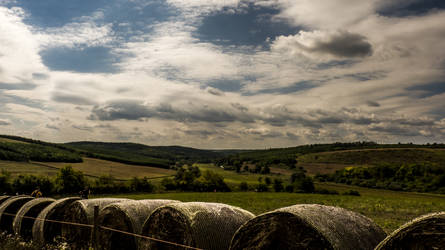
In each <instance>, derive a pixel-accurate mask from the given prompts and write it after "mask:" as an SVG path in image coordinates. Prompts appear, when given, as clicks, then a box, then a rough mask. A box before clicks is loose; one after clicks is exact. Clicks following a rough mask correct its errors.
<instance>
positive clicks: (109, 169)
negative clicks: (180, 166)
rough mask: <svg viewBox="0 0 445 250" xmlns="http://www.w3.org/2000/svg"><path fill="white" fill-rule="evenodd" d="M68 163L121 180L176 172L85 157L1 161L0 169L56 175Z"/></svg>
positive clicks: (168, 174) (96, 175) (95, 175)
mask: <svg viewBox="0 0 445 250" xmlns="http://www.w3.org/2000/svg"><path fill="white" fill-rule="evenodd" d="M68 165H70V166H72V167H73V168H74V169H75V170H80V171H82V172H83V173H84V174H85V175H87V176H89V177H100V176H103V175H111V176H113V177H114V178H116V179H119V180H128V179H131V178H133V177H139V178H142V177H148V178H159V177H163V176H171V175H174V174H175V171H173V170H169V169H162V168H154V167H144V166H136V165H128V164H123V163H118V162H112V161H106V160H99V159H94V158H84V159H83V162H82V163H63V162H62V163H58V162H14V161H0V170H3V169H4V170H6V171H8V172H10V173H11V175H12V177H15V176H18V175H20V174H32V175H44V176H55V175H56V174H57V172H59V169H60V168H63V167H65V166H68Z"/></svg>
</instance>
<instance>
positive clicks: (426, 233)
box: [376, 212, 445, 250]
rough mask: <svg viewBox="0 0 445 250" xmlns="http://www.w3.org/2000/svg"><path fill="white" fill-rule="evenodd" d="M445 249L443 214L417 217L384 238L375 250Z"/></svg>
mask: <svg viewBox="0 0 445 250" xmlns="http://www.w3.org/2000/svg"><path fill="white" fill-rule="evenodd" d="M387 249H388V250H389V249H445V212H441V213H433V214H427V215H424V216H421V217H418V218H416V219H414V220H412V221H410V222H408V223H406V224H404V225H403V226H401V227H400V228H398V229H397V230H395V231H394V232H393V233H392V234H390V235H389V236H388V237H386V238H385V239H384V240H383V241H382V242H381V243H380V244H379V245H378V246H377V247H376V250H387Z"/></svg>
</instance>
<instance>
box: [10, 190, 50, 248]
mask: <svg viewBox="0 0 445 250" xmlns="http://www.w3.org/2000/svg"><path fill="white" fill-rule="evenodd" d="M54 201H55V200H54V199H52V198H36V199H33V200H30V201H28V202H26V203H25V204H24V205H23V206H22V207H21V208H20V210H19V211H18V212H17V215H16V216H15V219H14V222H13V223H12V227H13V230H14V233H16V234H18V235H20V236H22V237H23V239H25V240H30V239H31V238H32V227H33V225H34V221H35V219H31V218H24V217H32V218H36V217H37V216H38V215H39V214H40V212H42V210H43V209H45V208H46V207H47V206H49V205H50V204H51V203H53V202H54Z"/></svg>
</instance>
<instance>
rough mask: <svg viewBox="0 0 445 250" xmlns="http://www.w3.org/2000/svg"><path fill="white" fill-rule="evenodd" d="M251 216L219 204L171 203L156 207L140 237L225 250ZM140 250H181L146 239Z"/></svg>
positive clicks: (244, 211)
mask: <svg viewBox="0 0 445 250" xmlns="http://www.w3.org/2000/svg"><path fill="white" fill-rule="evenodd" d="M253 217H254V215H253V214H252V213H250V212H248V211H246V210H243V209H241V208H238V207H233V206H229V205H226V204H220V203H205V202H186V203H172V204H169V205H165V206H162V207H159V208H157V209H156V210H154V211H153V213H152V214H151V215H150V216H149V217H148V219H147V220H146V221H145V223H144V227H143V228H142V234H143V235H145V236H149V237H153V238H156V239H160V240H165V241H168V242H174V243H179V244H182V245H186V246H191V247H196V248H202V249H215V250H218V249H224V250H227V249H228V248H229V245H230V240H231V239H232V236H233V234H234V233H235V232H236V230H237V229H238V228H239V227H240V226H241V225H242V224H243V223H245V222H246V221H248V220H249V219H251V218H253ZM140 249H182V248H180V247H177V246H174V245H169V244H166V243H162V242H157V241H153V240H148V239H141V240H140Z"/></svg>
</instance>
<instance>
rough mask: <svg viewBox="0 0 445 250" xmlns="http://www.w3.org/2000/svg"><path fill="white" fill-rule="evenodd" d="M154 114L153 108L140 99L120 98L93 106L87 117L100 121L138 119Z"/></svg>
mask: <svg viewBox="0 0 445 250" xmlns="http://www.w3.org/2000/svg"><path fill="white" fill-rule="evenodd" d="M154 114H155V112H154V111H153V110H151V109H150V108H149V107H147V106H145V105H144V104H143V103H142V102H140V101H134V100H121V101H113V102H110V103H108V104H106V105H103V106H95V107H94V108H93V110H92V111H91V115H90V116H89V119H91V120H101V121H113V120H140V119H142V118H149V117H152V116H153V115H154Z"/></svg>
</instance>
